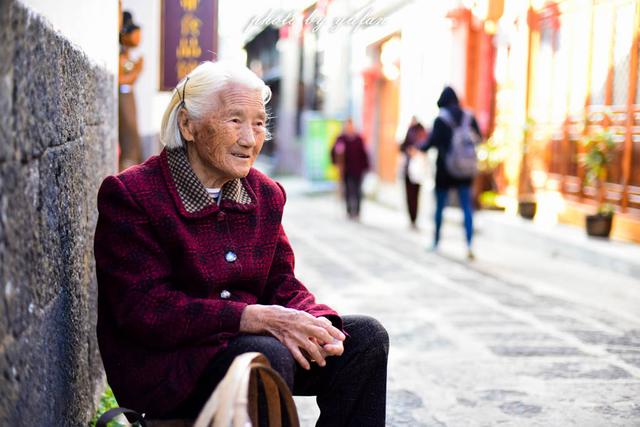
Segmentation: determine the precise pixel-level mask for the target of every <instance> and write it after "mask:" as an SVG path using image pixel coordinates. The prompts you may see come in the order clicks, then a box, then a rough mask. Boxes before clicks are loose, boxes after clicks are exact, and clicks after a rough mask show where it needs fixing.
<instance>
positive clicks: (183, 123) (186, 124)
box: [178, 108, 193, 142]
mask: <svg viewBox="0 0 640 427" xmlns="http://www.w3.org/2000/svg"><path fill="white" fill-rule="evenodd" d="M178 126H179V127H180V134H181V135H182V139H184V140H185V141H188V142H191V141H193V132H192V131H191V128H192V126H193V122H192V121H191V120H190V119H189V114H188V113H187V110H185V109H184V108H181V109H180V111H179V112H178Z"/></svg>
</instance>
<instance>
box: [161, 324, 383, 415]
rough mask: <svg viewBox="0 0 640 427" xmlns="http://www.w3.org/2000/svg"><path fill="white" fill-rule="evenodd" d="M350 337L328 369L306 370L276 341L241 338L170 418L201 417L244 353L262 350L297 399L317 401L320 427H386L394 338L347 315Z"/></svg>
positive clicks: (234, 340) (261, 338)
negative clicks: (391, 341)
mask: <svg viewBox="0 0 640 427" xmlns="http://www.w3.org/2000/svg"><path fill="white" fill-rule="evenodd" d="M343 322H344V330H345V331H346V332H347V334H348V337H347V339H346V340H345V342H344V353H343V354H342V356H339V357H329V358H327V359H326V360H327V364H326V366H325V367H324V368H321V367H319V366H318V365H316V364H314V363H312V364H311V366H312V368H311V369H310V370H309V371H306V370H304V369H302V368H301V367H300V366H299V365H298V364H297V362H296V361H295V360H294V359H293V357H292V356H291V353H290V352H289V350H288V349H287V348H286V347H285V346H284V345H283V344H282V343H280V341H278V340H277V339H275V338H273V337H271V336H259V335H241V336H239V337H237V338H235V339H233V340H232V341H231V342H230V343H229V346H228V347H227V349H225V350H224V351H223V352H222V353H220V354H219V355H218V356H216V357H215V358H214V359H213V360H212V362H211V363H210V364H209V366H208V367H207V369H206V370H205V372H204V374H203V375H202V376H201V377H200V378H201V379H200V382H199V383H198V385H197V386H196V389H195V391H194V392H193V393H192V395H191V396H190V397H189V398H188V399H187V401H185V402H184V403H182V404H181V405H180V407H179V408H178V409H177V410H176V411H174V412H173V413H171V414H168V415H167V416H166V418H191V419H194V418H196V417H197V414H198V413H199V412H200V409H202V407H203V406H204V404H205V403H206V401H207V399H208V398H209V396H210V395H211V393H212V392H213V390H214V388H215V386H216V385H217V384H218V382H220V380H221V379H222V377H224V374H225V372H226V371H227V369H228V368H229V366H230V365H231V362H233V359H234V358H235V357H236V356H238V355H239V354H242V353H246V352H251V351H258V352H260V353H262V354H264V355H265V356H266V357H267V358H268V359H269V362H271V366H273V368H274V369H275V370H276V371H278V373H280V375H282V377H283V378H284V380H285V381H286V382H287V384H288V385H289V388H290V389H291V390H293V394H294V395H299V396H317V398H316V401H317V402H318V406H319V408H320V418H319V419H318V422H317V424H316V426H330V427H339V426H368V427H376V426H384V424H385V410H386V397H387V354H388V352H389V337H388V335H387V331H386V330H385V329H384V327H383V326H382V325H381V324H380V323H379V322H378V321H377V320H375V319H373V318H371V317H366V316H344V317H343Z"/></svg>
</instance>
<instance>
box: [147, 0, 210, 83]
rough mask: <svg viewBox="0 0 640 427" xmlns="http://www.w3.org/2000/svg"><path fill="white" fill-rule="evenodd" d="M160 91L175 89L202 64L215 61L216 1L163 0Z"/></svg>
mask: <svg viewBox="0 0 640 427" xmlns="http://www.w3.org/2000/svg"><path fill="white" fill-rule="evenodd" d="M160 43H161V47H160V49H161V52H160V90H172V89H173V88H174V87H175V86H176V84H177V83H178V82H179V81H180V80H181V79H182V78H183V77H184V76H185V75H187V74H188V73H189V72H190V71H191V70H193V69H194V68H195V67H196V66H197V65H198V64H199V63H201V62H202V61H207V60H213V59H215V58H216V53H215V52H217V49H218V1H217V0H162V24H161V30H160Z"/></svg>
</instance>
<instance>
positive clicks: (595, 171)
mask: <svg viewBox="0 0 640 427" xmlns="http://www.w3.org/2000/svg"><path fill="white" fill-rule="evenodd" d="M582 143H583V146H584V149H585V151H584V153H583V154H582V155H581V156H580V161H581V164H582V166H583V167H584V169H585V184H587V185H593V186H595V188H596V201H597V211H596V213H595V214H594V215H587V217H586V227H587V234H588V235H590V236H597V237H609V234H610V233H611V224H612V223H613V214H614V212H615V210H614V207H613V206H612V205H611V204H609V203H606V201H605V186H604V183H605V182H606V180H607V174H608V170H609V165H610V164H611V162H612V161H613V157H614V154H615V151H616V148H617V146H618V143H617V142H616V140H615V138H614V135H613V133H612V132H611V131H609V130H602V131H599V132H597V133H595V134H593V135H588V136H586V137H585V138H584V139H583V141H582Z"/></svg>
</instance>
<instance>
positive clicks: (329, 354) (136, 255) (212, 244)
mask: <svg viewBox="0 0 640 427" xmlns="http://www.w3.org/2000/svg"><path fill="white" fill-rule="evenodd" d="M269 97H270V91H269V88H268V87H267V86H266V85H265V84H264V82H263V81H262V80H260V79H259V78H258V77H257V76H256V75H255V74H253V73H252V72H251V71H250V70H248V69H247V68H245V67H241V66H236V65H230V64H226V63H220V62H218V63H211V62H205V63H202V64H201V65H199V66H198V67H197V68H195V69H194V70H193V71H192V72H191V73H190V74H189V75H188V76H187V77H186V78H185V79H184V80H183V81H181V82H180V83H179V84H178V87H177V89H176V91H175V93H174V96H173V98H172V99H171V101H170V103H169V105H168V107H167V110H166V111H165V115H164V117H163V120H162V131H161V140H162V142H163V144H164V145H165V148H164V150H163V151H162V152H161V154H160V155H158V156H153V157H151V158H150V159H148V160H147V161H145V162H144V163H142V164H140V165H136V166H133V167H131V168H129V169H127V170H125V171H124V172H121V173H120V174H118V175H115V176H109V177H107V178H106V179H105V180H104V181H103V183H102V185H101V187H100V190H99V193H98V211H99V217H98V224H97V228H96V232H95V242H94V251H95V260H96V272H97V279H98V325H97V333H98V342H99V346H100V353H101V355H102V359H103V363H104V367H105V371H106V374H107V380H108V382H109V384H110V385H111V387H112V389H113V391H114V394H115V397H116V399H117V400H118V402H119V403H120V404H121V405H122V406H125V407H129V408H130V409H134V410H137V411H138V412H142V413H146V414H147V417H148V418H191V419H193V418H195V417H196V415H197V414H198V412H199V411H200V409H201V408H202V406H203V405H204V403H205V402H206V400H207V398H208V397H209V395H210V394H211V392H212V391H213V389H214V388H215V386H216V385H217V383H218V382H219V381H220V380H221V379H222V377H223V376H224V374H225V372H226V370H227V368H228V367H229V365H230V364H231V362H232V361H233V359H234V358H235V356H237V355H239V354H241V353H245V352H248V351H259V352H261V353H263V354H265V355H266V356H267V358H268V359H269V361H270V362H271V364H272V366H273V367H274V368H275V369H276V370H277V371H278V372H279V373H280V374H281V375H282V376H283V377H284V379H285V381H286V382H287V384H288V385H289V387H290V388H291V389H292V390H293V392H294V394H304V395H317V396H318V404H319V407H320V410H321V414H320V419H319V421H318V425H326V426H342V425H354V426H355V425H359V426H361V425H367V426H383V425H384V421H385V420H384V419H385V399H386V366H387V352H388V346H389V343H388V336H387V333H386V331H385V329H384V328H383V327H382V326H381V325H380V324H379V323H378V322H377V321H376V320H375V319H372V318H370V317H366V316H344V317H341V316H339V315H338V313H336V312H335V311H334V310H333V309H331V308H330V307H328V306H326V305H323V304H319V303H317V302H316V300H315V298H314V296H313V295H312V294H311V293H310V292H309V291H308V290H307V288H306V287H305V286H304V285H303V284H302V283H301V282H300V281H299V280H298V279H297V278H296V277H295V274H294V255H293V251H292V249H291V246H290V244H289V241H288V239H287V236H286V234H285V231H284V229H283V226H282V223H281V220H282V212H283V207H284V203H285V199H286V195H285V192H284V189H283V188H282V186H281V185H280V184H278V183H276V182H274V181H273V180H271V179H270V178H268V177H267V176H265V175H264V174H262V173H260V172H259V171H257V170H255V169H253V168H252V165H253V163H254V161H255V159H256V157H257V156H258V154H259V153H260V149H261V148H262V145H263V142H264V141H265V139H266V138H267V137H268V135H267V127H266V114H265V103H266V102H267V101H268V99H269Z"/></svg>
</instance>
